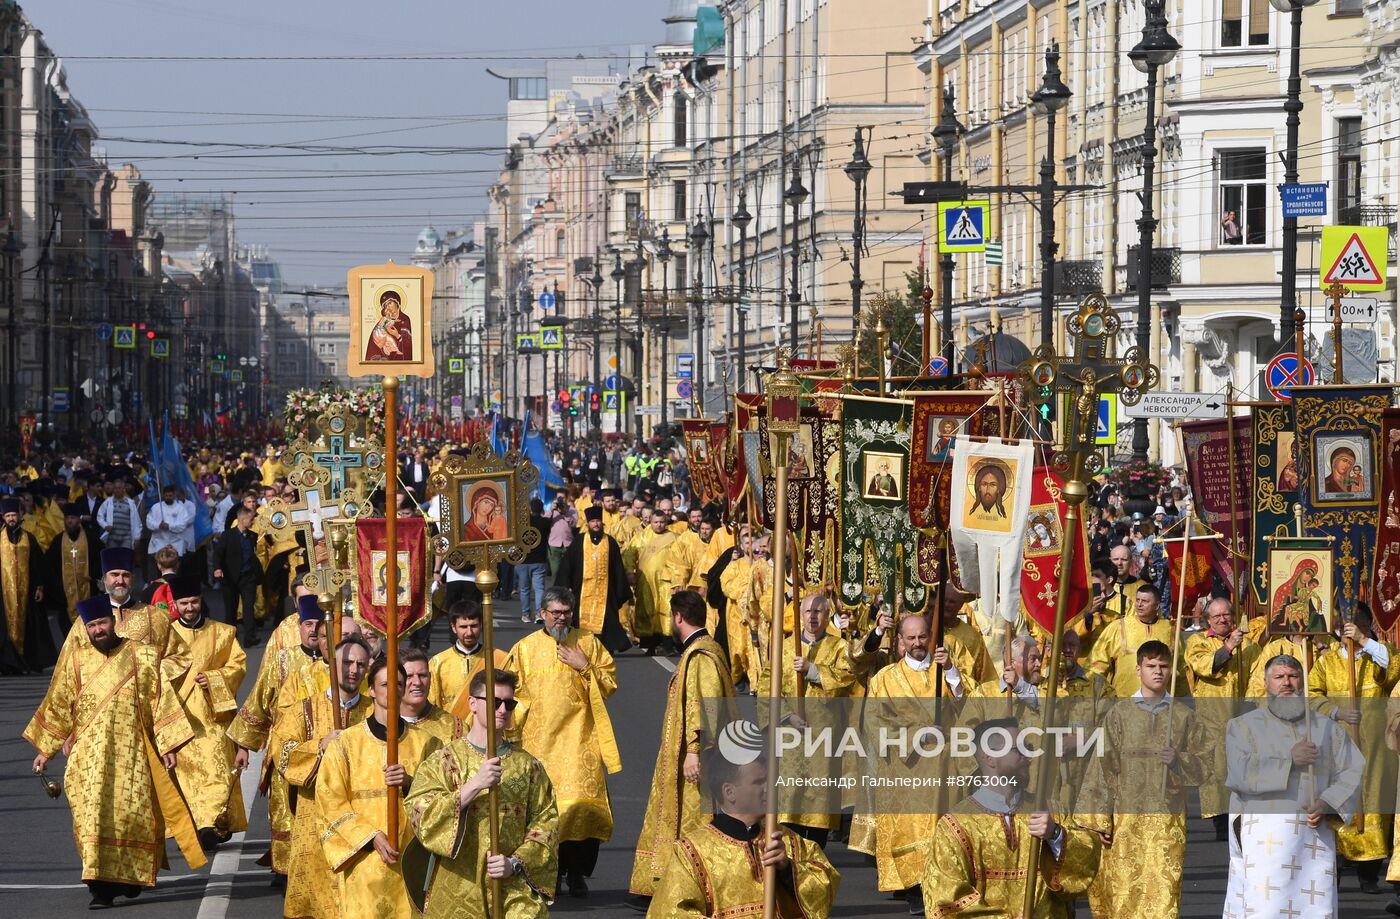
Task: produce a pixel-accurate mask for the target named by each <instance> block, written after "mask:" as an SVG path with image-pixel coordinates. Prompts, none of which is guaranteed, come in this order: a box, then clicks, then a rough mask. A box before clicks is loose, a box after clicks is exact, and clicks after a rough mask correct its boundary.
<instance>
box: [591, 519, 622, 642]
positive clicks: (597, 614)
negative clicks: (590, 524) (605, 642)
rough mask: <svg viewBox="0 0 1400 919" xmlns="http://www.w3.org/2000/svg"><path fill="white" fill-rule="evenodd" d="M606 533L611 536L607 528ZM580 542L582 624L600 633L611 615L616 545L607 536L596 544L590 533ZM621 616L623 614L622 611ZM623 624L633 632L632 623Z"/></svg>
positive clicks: (596, 633) (595, 633)
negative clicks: (610, 586)
mask: <svg viewBox="0 0 1400 919" xmlns="http://www.w3.org/2000/svg"><path fill="white" fill-rule="evenodd" d="M603 535H604V536H606V535H607V533H606V531H605V532H604V534H603ZM579 541H580V547H581V548H580V553H581V557H582V559H583V574H582V575H581V576H580V578H579V594H578V623H579V627H580V628H582V629H583V630H584V631H585V632H592V633H593V634H594V635H599V634H601V633H602V631H603V620H605V619H606V618H607V614H608V568H609V565H608V560H609V559H610V558H611V557H612V545H613V544H612V543H610V542H608V540H607V539H600V540H598V541H597V542H596V543H595V542H594V541H593V540H592V538H591V537H589V536H588V535H587V534H584V535H582V536H579ZM618 615H619V616H621V612H619V613H618ZM619 621H621V620H619ZM621 624H622V626H623V629H624V630H625V631H627V632H628V633H629V634H631V628H630V627H631V625H632V623H631V622H630V621H627V622H622V623H621Z"/></svg>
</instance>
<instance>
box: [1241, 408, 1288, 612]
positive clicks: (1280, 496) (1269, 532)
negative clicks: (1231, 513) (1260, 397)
mask: <svg viewBox="0 0 1400 919" xmlns="http://www.w3.org/2000/svg"><path fill="white" fill-rule="evenodd" d="M1252 415H1253V418H1252V421H1251V423H1250V426H1249V430H1250V440H1251V441H1252V443H1253V445H1254V448H1253V454H1254V461H1253V463H1251V465H1250V468H1251V469H1252V470H1253V471H1252V472H1251V473H1250V478H1251V482H1250V489H1249V495H1250V498H1249V503H1250V506H1251V507H1252V509H1253V511H1254V525H1253V526H1252V527H1251V534H1250V535H1251V537H1252V539H1251V543H1250V545H1251V553H1250V555H1251V558H1250V563H1249V572H1250V586H1251V587H1253V589H1254V601H1255V605H1256V606H1257V607H1258V608H1259V609H1267V608H1268V606H1269V542H1268V538H1267V537H1270V536H1275V537H1276V536H1291V535H1293V505H1294V504H1296V503H1298V457H1297V450H1295V449H1294V440H1295V437H1294V431H1293V405H1292V403H1280V404H1279V405H1256V406H1254V408H1253V410H1252Z"/></svg>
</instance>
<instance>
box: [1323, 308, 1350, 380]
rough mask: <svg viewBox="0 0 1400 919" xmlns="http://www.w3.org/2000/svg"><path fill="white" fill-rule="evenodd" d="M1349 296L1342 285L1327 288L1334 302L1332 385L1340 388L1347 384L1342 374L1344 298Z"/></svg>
mask: <svg viewBox="0 0 1400 919" xmlns="http://www.w3.org/2000/svg"><path fill="white" fill-rule="evenodd" d="M1346 295H1347V289H1346V287H1344V286H1343V285H1341V284H1337V283H1334V284H1331V285H1329V286H1328V288H1327V296H1328V298H1329V299H1331V301H1332V385H1333V386H1338V385H1340V384H1342V383H1345V382H1346V375H1345V374H1344V373H1342V298H1343V297H1345V296H1346Z"/></svg>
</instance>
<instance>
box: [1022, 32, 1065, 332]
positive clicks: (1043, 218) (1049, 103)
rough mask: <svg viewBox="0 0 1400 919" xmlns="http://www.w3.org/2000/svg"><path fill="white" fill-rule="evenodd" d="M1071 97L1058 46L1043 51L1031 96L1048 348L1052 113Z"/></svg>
mask: <svg viewBox="0 0 1400 919" xmlns="http://www.w3.org/2000/svg"><path fill="white" fill-rule="evenodd" d="M1072 95H1074V94H1073V93H1071V92H1070V91H1069V87H1068V86H1066V85H1065V84H1064V81H1063V80H1061V79H1060V45H1059V43H1058V42H1054V43H1052V44H1051V45H1050V47H1049V48H1047V49H1046V50H1045V77H1044V79H1043V80H1042V82H1041V84H1040V89H1038V90H1036V91H1035V94H1034V95H1032V96H1031V104H1032V105H1034V106H1035V110H1036V111H1037V112H1040V113H1041V114H1043V115H1045V156H1044V157H1043V158H1042V159H1041V161H1040V343H1041V344H1050V342H1052V341H1053V340H1054V331H1055V253H1056V251H1058V250H1059V248H1060V246H1059V244H1058V243H1057V242H1055V113H1056V112H1058V111H1059V110H1060V109H1062V108H1064V107H1065V106H1066V105H1068V104H1069V100H1070V96H1072Z"/></svg>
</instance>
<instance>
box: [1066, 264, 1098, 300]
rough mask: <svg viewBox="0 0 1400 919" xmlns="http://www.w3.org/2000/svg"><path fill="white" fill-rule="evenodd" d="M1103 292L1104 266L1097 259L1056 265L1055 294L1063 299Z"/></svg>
mask: <svg viewBox="0 0 1400 919" xmlns="http://www.w3.org/2000/svg"><path fill="white" fill-rule="evenodd" d="M1101 290H1103V264H1102V263H1101V262H1100V261H1098V260H1097V259H1082V260H1067V261H1058V262H1056V263H1055V293H1056V295H1057V296H1061V297H1082V296H1084V295H1085V294H1092V293H1097V292H1098V291H1101Z"/></svg>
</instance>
